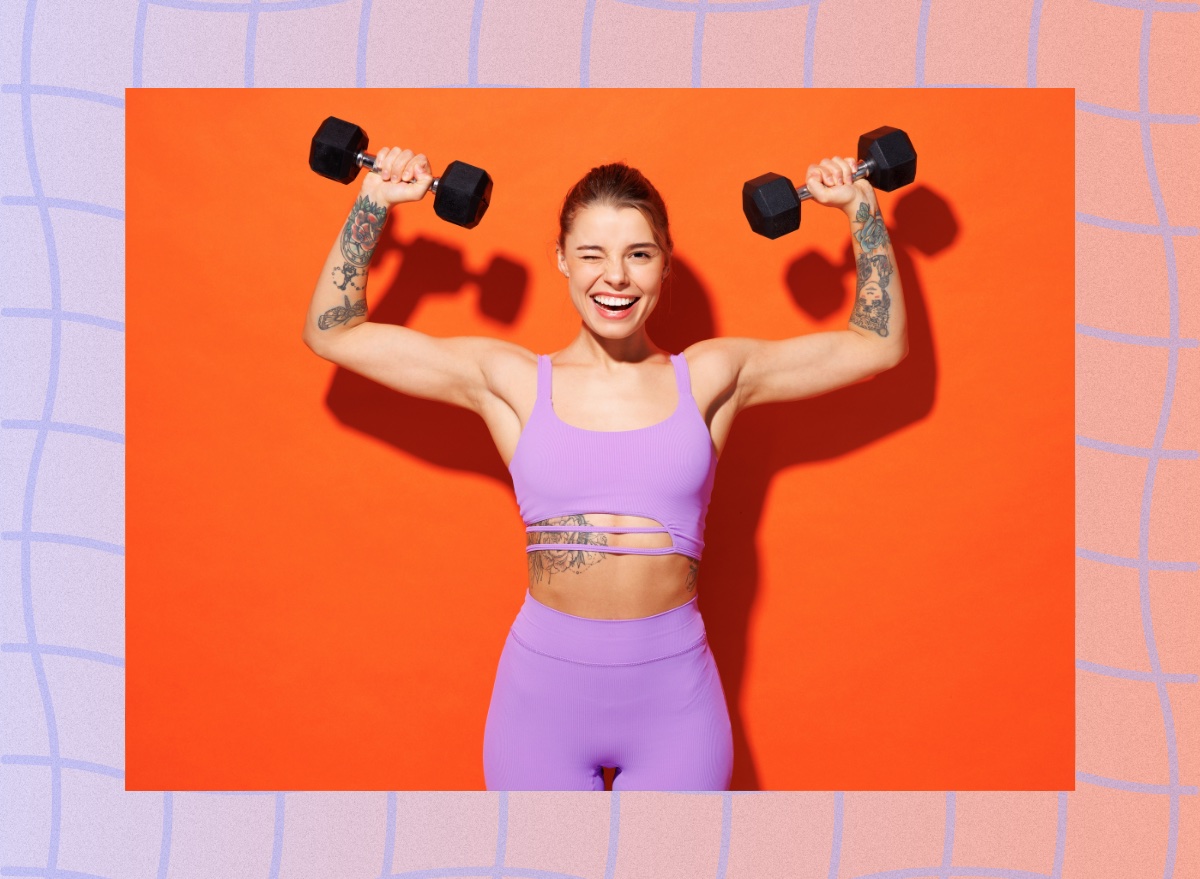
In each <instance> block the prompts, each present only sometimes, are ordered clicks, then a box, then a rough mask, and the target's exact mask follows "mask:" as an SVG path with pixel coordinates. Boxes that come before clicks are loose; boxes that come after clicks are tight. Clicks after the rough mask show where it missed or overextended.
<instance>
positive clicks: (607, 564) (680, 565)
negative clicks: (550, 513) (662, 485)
mask: <svg viewBox="0 0 1200 879" xmlns="http://www.w3.org/2000/svg"><path fill="white" fill-rule="evenodd" d="M535 524H537V525H554V526H561V529H557V528H556V530H554V531H531V532H528V533H527V534H526V543H527V545H530V544H538V543H577V544H584V545H583V546H580V547H576V548H571V549H548V550H534V551H531V552H527V553H526V555H527V557H528V564H529V592H530V594H531V595H532V596H533V597H534V598H535V599H536V600H537V601H539V602H541V603H542V604H544V605H546V606H548V607H552V608H554V609H555V610H560V611H562V612H563V613H569V614H573V615H575V616H580V617H588V618H591V619H604V620H626V619H636V618H637V617H648V616H653V615H654V614H657V613H663V612H664V611H668V610H671V609H672V608H675V607H679V606H680V605H682V604H686V603H687V602H689V601H691V600H692V598H694V597H695V595H696V580H697V575H698V573H699V567H700V563H699V562H698V561H696V560H695V559H693V558H691V557H689V556H685V555H682V554H680V553H669V554H665V555H638V554H622V553H613V552H604V551H603V550H604V549H605V548H606V547H639V548H649V547H669V546H671V545H672V541H671V535H670V534H668V533H666V532H665V531H661V532H657V533H653V532H644V533H634V534H608V533H605V532H602V531H572V530H571V529H572V526H573V525H592V526H609V527H656V526H659V523H658V522H656V521H654V520H653V519H644V518H640V517H638V516H619V515H611V514H604V513H588V514H584V515H578V516H562V517H556V518H551V519H545V520H543V521H541V522H537V523H535ZM593 546H595V547H596V549H595V550H593V549H591V548H590V547H593Z"/></svg>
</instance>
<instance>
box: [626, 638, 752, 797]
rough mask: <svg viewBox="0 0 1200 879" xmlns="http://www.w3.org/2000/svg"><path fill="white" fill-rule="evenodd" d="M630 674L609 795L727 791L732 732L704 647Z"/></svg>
mask: <svg viewBox="0 0 1200 879" xmlns="http://www.w3.org/2000/svg"><path fill="white" fill-rule="evenodd" d="M635 671H640V672H642V675H641V678H642V679H641V680H640V681H638V682H636V683H637V685H638V686H639V689H640V691H641V694H640V696H639V698H638V700H637V703H638V706H639V707H638V708H637V709H636V710H633V709H632V707H631V710H630V711H629V712H628V714H627V715H626V717H625V718H624V724H625V729H624V730H623V731H622V734H621V747H620V757H619V761H618V764H617V773H616V775H615V776H614V778H613V790H728V789H729V782H730V779H731V777H732V774H733V730H732V726H731V724H730V721H729V710H728V708H727V707H726V703H725V693H724V689H723V688H722V686H721V678H720V675H719V674H718V673H717V666H716V662H715V661H714V659H713V655H712V652H711V651H710V650H709V648H708V645H707V644H705V645H704V646H703V648H701V649H699V650H694V651H691V652H690V653H687V654H684V655H683V656H677V657H672V658H670V659H665V660H662V661H660V662H656V663H651V664H649V665H648V666H644V667H639V668H637V669H635ZM631 683H633V682H631Z"/></svg>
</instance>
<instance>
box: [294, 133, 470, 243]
mask: <svg viewBox="0 0 1200 879" xmlns="http://www.w3.org/2000/svg"><path fill="white" fill-rule="evenodd" d="M366 149H367V133H366V132H365V131H363V130H362V129H361V128H359V127H358V126H357V125H354V124H353V123H351V122H346V121H344V120H342V119H338V118H337V117H335V116H330V117H329V118H328V119H326V120H325V121H324V122H322V123H321V127H320V128H318V129H317V133H316V134H314V135H313V139H312V146H311V147H310V148H309V151H308V167H310V168H312V169H313V170H314V171H316V172H317V173H318V174H320V175H321V176H322V177H328V178H329V179H330V180H336V181H338V182H339V183H350V182H351V181H352V180H354V178H355V177H357V176H358V169H359V168H360V167H361V168H366V169H367V170H368V171H374V170H375V157H374V156H372V155H370V154H369V153H367V152H365V150H366ZM410 182H411V181H410ZM430 190H431V191H432V192H433V196H434V198H433V210H434V213H436V214H437V215H438V216H439V217H441V218H442V219H443V220H446V221H447V222H449V223H454V224H455V225H458V226H466V227H467V228H468V229H473V228H475V226H476V225H478V223H479V221H480V220H481V219H483V214H484V212H485V211H486V210H487V209H488V202H490V201H491V199H492V178H491V177H489V176H488V172H487V171H484V170H483V169H482V168H476V167H475V166H474V165H468V164H467V163H466V162H458V161H454V162H451V163H450V164H449V165H447V166H446V170H445V171H444V172H443V173H442V176H441V177H438V178H435V179H434V181H433V185H432V186H431V187H430Z"/></svg>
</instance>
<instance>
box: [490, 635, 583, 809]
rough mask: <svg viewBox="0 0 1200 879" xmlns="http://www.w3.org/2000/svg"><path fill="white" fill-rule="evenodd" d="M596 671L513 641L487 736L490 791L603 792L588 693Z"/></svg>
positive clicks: (499, 675) (507, 646)
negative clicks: (542, 654)
mask: <svg viewBox="0 0 1200 879" xmlns="http://www.w3.org/2000/svg"><path fill="white" fill-rule="evenodd" d="M595 671H597V670H596V669H590V668H588V667H587V666H583V665H579V664H576V663H570V662H564V661H563V660H560V659H554V658H552V657H548V656H541V655H539V654H537V653H534V652H532V651H530V650H529V649H527V648H525V647H523V646H521V645H520V644H518V643H516V641H514V639H513V638H512V636H511V635H510V636H509V638H508V640H507V642H506V643H505V645H504V651H503V653H501V655H500V664H499V667H498V668H497V670H496V682H495V685H494V686H493V688H492V701H491V704H490V706H489V707H488V716H487V724H486V726H485V729H484V735H483V773H484V780H485V782H486V784H487V789H488V790H604V776H603V774H602V770H601V766H602V765H604V764H603V763H602V759H603V757H604V755H603V753H602V750H603V749H602V747H600V746H599V744H598V743H597V741H596V737H595V735H594V734H595V732H596V726H597V724H596V721H597V717H596V714H597V705H596V704H595V703H594V701H593V700H591V699H590V698H589V696H588V693H589V691H590V690H591V688H592V687H593V685H594V681H592V680H590V679H589V678H591V677H593V676H594V672H595Z"/></svg>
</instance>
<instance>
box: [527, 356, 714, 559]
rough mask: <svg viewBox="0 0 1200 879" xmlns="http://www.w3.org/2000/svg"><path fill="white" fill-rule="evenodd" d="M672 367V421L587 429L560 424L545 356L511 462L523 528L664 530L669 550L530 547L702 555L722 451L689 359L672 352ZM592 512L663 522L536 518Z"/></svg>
mask: <svg viewBox="0 0 1200 879" xmlns="http://www.w3.org/2000/svg"><path fill="white" fill-rule="evenodd" d="M671 364H672V366H674V367H675V384H676V387H677V388H678V391H679V400H678V403H677V404H676V406H675V411H674V412H672V413H671V415H670V417H669V418H667V420H666V421H660V422H658V423H657V424H652V425H650V426H649V427H639V428H634V429H633V430H614V431H602V430H585V429H584V428H581V427H572V426H571V425H569V424H567V423H565V422H563V421H560V420H559V418H558V416H557V415H556V414H555V413H554V407H553V405H552V404H551V395H550V387H551V364H550V358H549V356H547V355H545V354H539V355H538V385H537V400H536V402H535V403H534V406H533V413H532V414H531V415H530V416H529V422H528V423H527V424H526V425H525V429H524V431H523V432H522V433H521V436H520V438H519V440H518V441H517V449H516V451H515V452H514V453H513V458H512V461H511V462H510V463H509V465H508V471H509V473H510V474H511V475H512V480H513V488H514V489H515V491H516V495H517V504H518V505H519V506H520V509H521V519H522V520H523V521H524V522H525V525H526V526H527V527H526V529H525V530H526V531H527V532H530V531H557V532H563V531H572V532H584V531H599V532H603V533H606V534H632V533H635V532H636V533H646V532H653V533H662V532H666V533H667V534H670V535H671V546H664V547H626V546H603V545H597V544H590V543H589V544H580V543H534V544H530V545H529V546H526V547H525V551H526V552H536V551H538V550H547V549H585V550H589V551H591V552H610V553H628V554H635V555H668V554H670V553H680V554H682V555H686V556H690V557H692V558H694V559H699V558H700V553H701V551H702V550H703V549H704V518H705V516H706V514H707V513H708V502H709V498H710V497H711V495H712V487H713V477H714V475H715V474H716V469H717V456H716V453H715V452H714V450H713V445H712V437H711V436H710V435H709V432H708V426H707V425H706V424H705V423H704V418H703V416H701V414H700V410H699V409H698V408H697V406H696V404H695V401H694V400H693V398H692V389H691V379H690V376H689V373H688V366H687V359H686V358H685V357H684V356H683V355H682V354H672V355H671ZM588 513H609V514H612V515H626V516H640V517H642V518H646V519H653V520H655V521H656V522H659V523H661V527H636V528H617V527H604V526H600V525H531V524H530V523H532V522H541V521H542V520H544V519H551V518H556V517H560V516H578V515H584V514H588Z"/></svg>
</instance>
